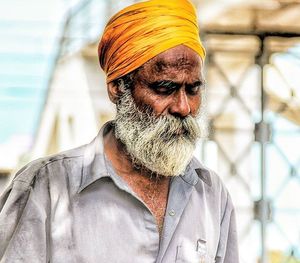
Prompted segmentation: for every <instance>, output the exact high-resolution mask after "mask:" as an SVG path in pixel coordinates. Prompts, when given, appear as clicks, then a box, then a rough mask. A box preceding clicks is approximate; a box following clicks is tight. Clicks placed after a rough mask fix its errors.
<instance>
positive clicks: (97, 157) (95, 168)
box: [78, 122, 112, 193]
mask: <svg viewBox="0 0 300 263" xmlns="http://www.w3.org/2000/svg"><path fill="white" fill-rule="evenodd" d="M111 128H112V122H108V123H106V124H104V125H103V127H102V128H101V130H100V131H99V133H98V135H97V136H96V138H95V139H94V140H93V141H92V142H91V143H89V144H88V145H87V146H86V148H85V152H84V158H83V163H82V177H81V183H80V187H79V189H78V193H80V192H81V191H82V190H84V189H85V188H86V187H87V186H88V185H90V184H92V183H93V182H95V181H96V180H98V179H100V178H102V177H110V175H109V173H108V172H107V169H106V165H105V157H104V146H103V137H104V135H105V134H106V133H107V132H108V131H109V130H110V129H111Z"/></svg>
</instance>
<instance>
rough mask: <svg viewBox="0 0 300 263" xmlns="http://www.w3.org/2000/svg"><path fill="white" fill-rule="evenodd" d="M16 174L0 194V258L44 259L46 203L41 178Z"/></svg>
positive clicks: (15, 260) (9, 259)
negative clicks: (29, 178) (29, 177)
mask: <svg viewBox="0 0 300 263" xmlns="http://www.w3.org/2000/svg"><path fill="white" fill-rule="evenodd" d="M25 179H28V178H27V177H26V176H25V177H24V176H22V175H20V176H17V177H16V178H15V179H14V180H13V181H12V183H11V185H10V186H9V187H8V188H7V190H6V191H5V192H4V194H3V195H2V196H1V197H0V262H1V263H4V262H5V263H6V262H14V263H15V262H32V263H34V262H48V259H47V254H48V253H47V247H48V246H47V243H48V242H47V231H48V218H49V215H48V213H47V209H46V207H47V206H48V205H49V204H48V203H47V202H48V201H47V198H46V196H47V193H48V191H47V187H45V184H44V183H41V181H43V179H37V178H36V177H35V176H32V180H29V181H27V180H25Z"/></svg>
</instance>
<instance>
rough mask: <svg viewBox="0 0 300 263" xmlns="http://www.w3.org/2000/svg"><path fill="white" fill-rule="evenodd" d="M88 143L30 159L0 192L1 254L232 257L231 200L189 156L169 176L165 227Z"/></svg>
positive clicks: (228, 261) (141, 261)
mask: <svg viewBox="0 0 300 263" xmlns="http://www.w3.org/2000/svg"><path fill="white" fill-rule="evenodd" d="M110 128H111V125H110V124H107V125H105V126H104V128H102V130H101V131H100V133H99V135H98V136H97V137H96V138H95V139H94V140H93V141H92V142H91V143H90V144H88V145H84V146H82V147H79V148H77V149H73V150H70V151H67V152H64V153H61V154H58V155H54V156H52V157H47V158H44V159H39V160H36V161H34V162H32V163H30V164H28V165H27V166H25V167H24V168H23V169H21V170H20V171H19V172H18V173H17V174H16V176H15V178H14V180H13V181H12V183H11V184H10V186H9V187H8V188H7V190H6V191H5V192H4V194H3V195H2V196H1V198H0V262H1V263H4V262H30V263H34V262H64V263H68V262H70V263H71V262H72V263H73V262H74V263H75V262H80V263H96V262H97V263H98V262H105V263H106V262H109V263H114V262H118V263H119V262H120V263H123V262H124V263H125V262H126V263H148V262H157V263H159V262H164V263H167V262H189V263H194V262H198V263H199V262H201V263H203V262H206V263H210V262H218V263H221V262H224V263H237V262H238V252H237V239H236V226H235V215H234V209H233V205H232V202H231V199H230V196H229V194H228V192H227V190H226V189H225V187H224V186H223V184H222V183H221V181H220V179H219V178H218V176H217V175H216V174H214V173H213V172H211V171H209V170H207V169H206V168H204V167H203V166H202V165H201V164H200V163H199V162H198V161H197V160H196V159H193V160H192V161H191V163H190V164H189V166H188V167H187V169H186V171H185V173H184V174H183V175H182V176H179V177H174V178H173V179H172V180H171V184H170V189H169V197H168V204H167V210H166V214H165V219H164V226H163V232H162V235H161V237H160V236H159V232H158V227H157V224H156V221H155V218H154V216H153V215H152V213H151V212H150V210H149V209H148V208H147V206H146V205H145V204H144V203H143V201H142V200H141V199H140V198H139V197H138V196H137V195H136V194H135V193H134V192H133V190H132V189H130V188H129V186H128V185H127V184H126V182H125V181H123V180H122V178H121V177H119V176H118V175H117V174H116V173H115V171H114V168H113V167H112V165H111V164H110V162H109V161H108V160H106V158H105V155H104V153H103V142H102V140H103V134H105V133H106V132H108V130H109V129H110Z"/></svg>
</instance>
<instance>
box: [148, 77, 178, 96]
mask: <svg viewBox="0 0 300 263" xmlns="http://www.w3.org/2000/svg"><path fill="white" fill-rule="evenodd" d="M180 86H181V85H180V84H178V83H175V82H173V81H169V80H167V81H165V80H163V81H157V82H153V83H150V84H149V87H150V88H151V89H152V90H154V91H155V92H156V93H157V94H161V95H170V94H172V93H173V92H174V91H176V90H178V89H179V88H180Z"/></svg>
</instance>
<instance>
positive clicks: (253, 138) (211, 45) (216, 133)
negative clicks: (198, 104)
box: [202, 3, 300, 263]
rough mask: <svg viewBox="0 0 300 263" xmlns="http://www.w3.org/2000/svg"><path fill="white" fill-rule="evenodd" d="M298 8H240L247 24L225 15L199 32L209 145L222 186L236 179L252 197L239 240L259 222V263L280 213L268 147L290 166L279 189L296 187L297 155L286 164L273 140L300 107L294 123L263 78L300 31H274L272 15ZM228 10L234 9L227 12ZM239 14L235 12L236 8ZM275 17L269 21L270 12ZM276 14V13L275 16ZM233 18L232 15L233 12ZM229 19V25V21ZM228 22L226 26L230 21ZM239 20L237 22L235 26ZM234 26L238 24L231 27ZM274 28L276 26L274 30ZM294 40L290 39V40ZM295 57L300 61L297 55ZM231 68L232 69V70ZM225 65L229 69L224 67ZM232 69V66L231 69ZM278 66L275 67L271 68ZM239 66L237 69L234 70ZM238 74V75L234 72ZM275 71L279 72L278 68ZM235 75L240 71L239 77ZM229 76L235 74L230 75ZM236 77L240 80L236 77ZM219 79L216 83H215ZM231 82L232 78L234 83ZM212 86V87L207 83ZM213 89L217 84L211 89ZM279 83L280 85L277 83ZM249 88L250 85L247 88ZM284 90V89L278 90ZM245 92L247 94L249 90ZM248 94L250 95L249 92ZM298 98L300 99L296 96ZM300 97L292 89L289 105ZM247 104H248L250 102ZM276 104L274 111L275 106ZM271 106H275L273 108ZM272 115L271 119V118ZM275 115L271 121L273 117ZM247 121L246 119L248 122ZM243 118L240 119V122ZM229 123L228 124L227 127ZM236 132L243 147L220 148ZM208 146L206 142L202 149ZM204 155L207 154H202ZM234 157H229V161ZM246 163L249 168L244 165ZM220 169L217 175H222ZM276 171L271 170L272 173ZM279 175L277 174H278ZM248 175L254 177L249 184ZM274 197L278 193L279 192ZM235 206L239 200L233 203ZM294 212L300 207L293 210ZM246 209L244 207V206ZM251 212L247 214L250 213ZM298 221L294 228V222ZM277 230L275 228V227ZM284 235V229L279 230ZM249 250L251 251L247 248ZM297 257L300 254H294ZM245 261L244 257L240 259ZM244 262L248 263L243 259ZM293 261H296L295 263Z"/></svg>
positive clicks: (299, 175) (293, 245)
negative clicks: (270, 228)
mask: <svg viewBox="0 0 300 263" xmlns="http://www.w3.org/2000/svg"><path fill="white" fill-rule="evenodd" d="M291 6H293V8H296V10H299V14H300V5H299V3H286V4H280V5H278V6H277V7H276V8H273V9H272V10H270V9H268V10H266V9H264V8H262V7H255V8H253V7H252V8H250V7H246V8H242V9H240V12H241V16H240V17H239V18H240V19H241V20H243V19H242V18H243V17H242V14H245V12H247V10H248V12H249V16H250V17H251V21H250V23H249V24H247V25H246V26H245V25H241V26H239V24H238V22H237V20H235V19H234V18H232V17H230V15H229V16H228V21H229V24H227V25H226V23H225V25H224V23H223V22H224V16H226V14H221V15H220V16H219V17H222V19H223V21H222V23H220V24H218V22H216V21H218V19H216V21H214V22H213V23H212V24H208V25H206V26H204V28H202V34H203V38H204V41H205V43H206V46H207V67H208V69H207V76H208V85H209V88H208V101H209V102H208V104H209V105H210V104H217V106H216V107H215V108H214V109H210V112H209V114H210V117H211V121H210V131H211V134H210V137H209V140H210V141H214V142H215V144H216V145H217V148H218V153H219V156H220V159H221V162H223V163H224V165H223V166H222V168H220V169H223V168H224V167H226V166H227V168H228V176H225V177H224V181H225V183H226V182H227V181H229V180H235V181H238V183H237V184H238V185H240V186H241V187H242V190H243V191H245V192H247V194H248V195H249V197H250V200H249V201H250V204H249V207H250V209H251V210H252V212H251V211H250V214H251V216H250V217H252V219H253V220H251V218H250V222H249V224H248V226H247V227H245V230H244V233H243V231H241V234H240V238H241V241H243V237H244V236H245V235H247V234H249V231H250V229H251V227H252V224H253V222H255V221H256V222H259V225H260V251H261V252H260V260H259V262H261V263H267V262H270V261H269V257H270V253H269V252H270V251H269V248H268V244H267V243H268V242H267V239H268V233H269V232H268V226H269V224H270V223H271V222H275V221H276V220H275V219H274V215H276V213H277V212H278V209H277V208H276V197H274V198H272V197H271V196H270V190H269V188H270V187H271V186H269V183H268V182H269V180H268V176H270V169H269V170H268V167H269V166H268V164H267V162H272V157H270V151H269V148H270V147H273V148H274V150H275V151H277V153H278V154H279V155H280V156H281V157H280V158H281V159H282V160H283V162H285V163H286V164H287V165H288V166H289V168H288V169H289V171H288V172H287V175H286V178H285V180H283V182H282V184H281V185H279V189H281V190H282V189H284V188H285V187H287V186H286V185H287V182H288V181H289V180H296V181H297V185H298V188H299V189H300V187H299V186H300V165H299V164H300V155H299V156H298V158H296V159H297V160H296V161H292V160H290V158H289V156H288V155H287V154H286V153H285V152H284V151H283V150H282V148H281V147H280V146H279V145H278V144H277V142H276V140H275V139H274V136H276V135H275V134H276V129H278V128H277V127H276V118H288V119H289V120H292V121H293V122H294V123H295V124H297V125H299V123H297V120H298V119H299V116H300V104H298V105H297V107H298V108H297V110H298V112H297V110H296V112H297V113H298V116H297V115H295V114H294V115H295V116H294V117H295V118H294V119H293V118H292V119H291V118H289V117H288V112H289V111H291V109H288V108H289V107H290V106H291V105H292V103H289V102H286V101H284V100H282V101H280V99H279V101H278V100H277V101H276V103H275V102H274V97H273V96H272V93H271V92H270V90H269V89H267V88H266V86H267V83H266V82H267V81H266V80H267V78H268V74H269V71H268V69H267V67H268V66H269V65H271V64H272V66H274V63H273V62H272V57H273V55H274V54H278V53H279V52H286V51H287V49H288V48H290V47H291V42H292V43H300V27H299V24H298V25H292V24H291V25H290V26H289V27H287V26H285V27H280V26H279V25H278V28H277V30H276V17H279V14H281V16H283V15H285V14H284V12H286V11H287V10H291V9H290V7H291ZM231 11H232V10H231ZM235 11H236V12H238V11H237V10H235ZM272 13H273V14H274V16H273V17H272V15H271V14H272ZM264 14H265V15H266V14H268V16H269V17H270V18H272V19H274V21H273V23H271V24H268V25H265V24H264V23H263V22H262V19H260V18H262V17H263V18H265V17H264ZM275 14H276V15H275ZM231 15H232V12H231ZM230 19H232V21H230ZM228 21H227V22H228ZM236 22H237V23H236ZM235 23H236V24H235ZM274 24H275V26H274ZM291 40H292V41H291ZM295 56H296V55H295ZM298 59H299V57H298ZM238 63H240V66H239V65H236V64H238ZM232 64H234V66H232ZM226 65H229V66H228V67H229V68H230V67H231V66H232V69H228V68H226ZM230 65H231V66H230ZM274 67H275V68H276V66H274ZM239 68H242V69H241V70H238V69H239ZM253 70H254V71H255V72H256V74H254V75H255V77H253V78H252V88H253V89H254V91H252V96H251V95H249V94H248V97H247V91H246V92H241V89H245V88H243V86H244V82H245V81H246V79H247V78H249V71H252V72H253ZM238 71H240V72H238ZM277 71H278V72H280V71H279V69H278V68H277ZM237 72H238V73H237ZM232 75H235V76H234V77H232ZM237 75H238V76H237ZM279 75H280V77H281V78H283V79H286V78H288V77H286V78H285V77H284V73H282V72H281V73H280V74H279ZM216 79H218V80H216ZM232 79H236V81H233V80H232ZM210 83H211V84H210ZM214 85H215V86H214ZM278 85H280V84H279V83H278ZM248 87H251V85H248ZM281 88H282V89H284V88H285V87H281ZM248 93H249V92H248ZM250 93H251V92H250ZM299 98H300V97H299ZM294 99H296V100H297V99H298V98H296V95H295V91H294V90H292V91H291V92H290V101H292V100H294ZM249 100H251V102H250V103H249ZM232 101H235V103H236V105H235V107H233V108H232V110H228V108H230V107H231V106H229V104H230V103H231V102H232ZM275 104H276V105H277V106H276V107H274V105H275ZM272 105H273V106H272ZM270 115H271V116H273V118H271V117H270ZM274 116H275V117H274ZM228 119H230V121H228ZM245 119H248V121H246V120H245ZM240 120H242V121H240ZM228 122H229V124H228ZM296 130H297V131H296V134H297V136H298V138H299V137H300V128H299V126H296ZM237 133H240V134H241V133H244V134H246V139H244V141H247V140H248V143H247V144H246V145H245V146H240V145H239V146H235V144H242V143H243V141H242V140H241V141H240V142H235V143H229V144H227V145H226V146H227V147H226V146H224V145H222V140H226V136H229V137H230V136H236V135H237ZM205 147H206V145H205V144H204V148H205ZM236 148H239V153H236ZM254 148H256V154H257V155H258V158H254V159H256V160H255V161H254V162H253V157H252V158H251V156H252V155H253V151H254V150H253V149H254ZM204 152H205V150H204ZM233 156H235V158H234V159H233V158H232V157H233ZM242 163H248V164H242ZM253 163H254V165H256V166H257V167H259V171H255V169H252V171H251V172H247V171H245V170H249V168H250V167H251V166H252V165H253ZM223 171H224V170H222V171H219V172H220V173H221V174H222V173H223ZM273 172H274V170H273ZM278 172H279V171H278ZM256 175H259V178H260V179H259V184H260V189H259V194H256V195H255V194H253V191H254V190H253V186H252V185H251V180H253V177H255V176H256ZM249 177H251V178H252V179H251V180H249ZM238 190H239V189H236V188H235V189H233V190H232V191H238ZM277 194H278V195H280V193H279V192H278V191H277ZM237 203H238V202H237ZM299 205H300V204H299V202H298V201H297V203H296V207H295V209H294V211H293V212H294V214H293V215H290V216H295V215H296V218H297V217H298V218H299V215H300V206H299ZM237 207H238V210H240V211H243V208H242V207H241V206H239V204H237ZM297 208H298V209H297ZM244 210H245V208H244ZM248 211H249V210H248ZM295 222H296V224H295V225H294V226H293V227H294V231H295V232H296V233H298V235H299V236H300V222H299V221H298V220H297V219H296V221H295ZM297 222H298V224H297ZM278 226H279V224H278ZM282 232H283V233H282V234H283V235H285V233H284V231H282ZM299 239H300V237H299V238H298V240H297V241H296V242H295V241H290V244H289V245H290V249H289V255H287V257H286V258H285V261H282V262H291V261H289V259H292V258H293V257H295V258H296V253H299V251H298V252H297V249H299V245H300V240H299ZM297 247H298V248H297ZM250 250H251V248H250ZM298 257H299V255H298ZM244 260H245V259H244ZM244 262H248V261H247V260H245V261H244ZM293 262H294V261H293Z"/></svg>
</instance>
